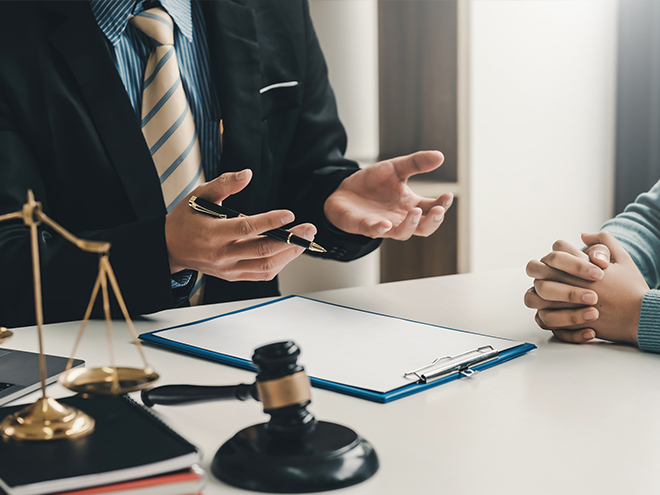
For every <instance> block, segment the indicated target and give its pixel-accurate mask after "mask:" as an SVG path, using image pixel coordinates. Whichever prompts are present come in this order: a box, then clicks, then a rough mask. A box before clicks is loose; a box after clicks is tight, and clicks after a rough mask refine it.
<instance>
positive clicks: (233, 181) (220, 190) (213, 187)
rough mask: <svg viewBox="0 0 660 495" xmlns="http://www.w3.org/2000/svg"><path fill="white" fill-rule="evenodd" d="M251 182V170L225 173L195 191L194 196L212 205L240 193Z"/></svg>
mask: <svg viewBox="0 0 660 495" xmlns="http://www.w3.org/2000/svg"><path fill="white" fill-rule="evenodd" d="M250 180H252V170H250V169H249V168H246V169H244V170H241V171H240V172H226V173H224V174H222V175H221V176H220V177H217V178H216V179H213V180H212V181H209V182H207V183H206V184H202V185H201V186H199V187H198V188H197V189H195V193H194V194H195V195H196V196H199V197H200V198H204V199H206V200H208V201H212V202H214V203H220V202H221V201H223V200H225V199H227V198H228V197H229V196H231V195H232V194H236V193H238V192H240V191H242V190H243V189H244V188H245V186H247V185H248V184H249V183H250Z"/></svg>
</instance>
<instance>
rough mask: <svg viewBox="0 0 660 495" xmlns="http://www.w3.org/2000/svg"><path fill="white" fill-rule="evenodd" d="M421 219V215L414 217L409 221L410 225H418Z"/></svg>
mask: <svg viewBox="0 0 660 495" xmlns="http://www.w3.org/2000/svg"><path fill="white" fill-rule="evenodd" d="M420 218H422V215H414V216H413V217H412V218H411V220H412V223H419V219H420Z"/></svg>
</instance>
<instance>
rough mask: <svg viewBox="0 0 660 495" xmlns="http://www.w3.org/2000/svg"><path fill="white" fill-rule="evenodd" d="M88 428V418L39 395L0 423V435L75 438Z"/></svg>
mask: <svg viewBox="0 0 660 495" xmlns="http://www.w3.org/2000/svg"><path fill="white" fill-rule="evenodd" d="M92 431H94V419H92V417H90V416H88V415H87V414H85V413H84V412H82V411H80V410H79V409H76V408H74V407H69V406H64V405H62V404H60V403H59V402H57V401H56V400H55V399H51V398H49V397H42V398H41V399H39V400H38V401H37V402H35V403H34V404H32V405H30V406H27V407H26V408H24V409H21V410H20V411H18V412H16V413H14V414H10V415H9V416H7V417H6V418H5V419H4V420H3V421H2V423H0V434H1V435H2V436H3V437H4V438H10V439H15V440H58V439H61V438H79V437H83V436H85V435H87V434H89V433H91V432H92Z"/></svg>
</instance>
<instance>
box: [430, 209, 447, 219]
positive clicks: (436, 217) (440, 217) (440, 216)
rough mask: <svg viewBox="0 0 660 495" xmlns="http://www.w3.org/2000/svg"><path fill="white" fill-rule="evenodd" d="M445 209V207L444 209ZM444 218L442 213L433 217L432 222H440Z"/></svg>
mask: <svg viewBox="0 0 660 495" xmlns="http://www.w3.org/2000/svg"><path fill="white" fill-rule="evenodd" d="M445 208H446V207H445ZM444 218H445V214H444V212H443V213H442V215H433V221H434V222H442V220H443V219H444Z"/></svg>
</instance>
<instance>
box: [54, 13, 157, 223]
mask: <svg viewBox="0 0 660 495" xmlns="http://www.w3.org/2000/svg"><path fill="white" fill-rule="evenodd" d="M75 3H77V2H75ZM75 3H74V4H75ZM57 4H59V2H53V8H57ZM66 15H67V18H66V20H65V21H64V22H63V23H62V24H61V25H60V26H59V27H58V28H57V29H56V30H55V31H54V32H53V34H52V36H51V42H52V44H53V46H54V47H55V48H56V49H57V50H58V51H59V53H60V54H61V55H62V57H63V58H64V59H65V60H66V62H67V63H68V65H69V67H70V68H71V71H72V73H73V75H74V77H75V79H76V81H77V82H78V84H79V86H80V90H81V92H82V95H83V98H84V101H85V105H86V108H87V110H88V111H89V114H90V116H91V119H92V121H93V123H94V126H95V128H96V130H97V133H98V135H99V137H100V139H101V141H102V142H103V145H104V147H105V149H106V151H107V153H108V155H109V157H110V160H111V162H112V164H113V165H114V167H115V169H116V171H117V173H118V175H119V177H120V179H121V181H122V183H123V185H124V188H125V189H126V193H127V195H128V197H129V200H130V202H131V205H132V206H133V209H134V211H135V214H136V216H137V218H138V220H144V219H148V218H153V217H154V216H157V215H160V214H163V213H164V210H165V205H164V203H163V199H162V194H161V191H160V183H159V180H158V174H157V173H156V170H155V168H154V166H153V164H152V160H151V155H150V154H149V150H148V149H147V146H146V144H145V142H144V138H143V136H142V133H141V131H140V127H139V122H138V117H137V115H136V114H135V112H134V110H133V107H132V105H131V103H130V100H129V98H128V95H127V94H126V90H125V88H124V85H123V83H122V81H121V78H120V76H119V73H118V72H117V69H116V67H115V66H114V63H113V61H112V57H111V55H110V51H109V48H108V44H107V40H106V39H105V37H104V36H103V33H102V32H101V30H100V29H99V28H98V25H97V24H96V20H95V19H94V16H93V14H92V12H91V9H90V8H89V4H88V3H87V2H84V3H82V2H80V3H77V5H74V8H71V6H69V7H68V8H67V9H66ZM145 184H146V186H145Z"/></svg>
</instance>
